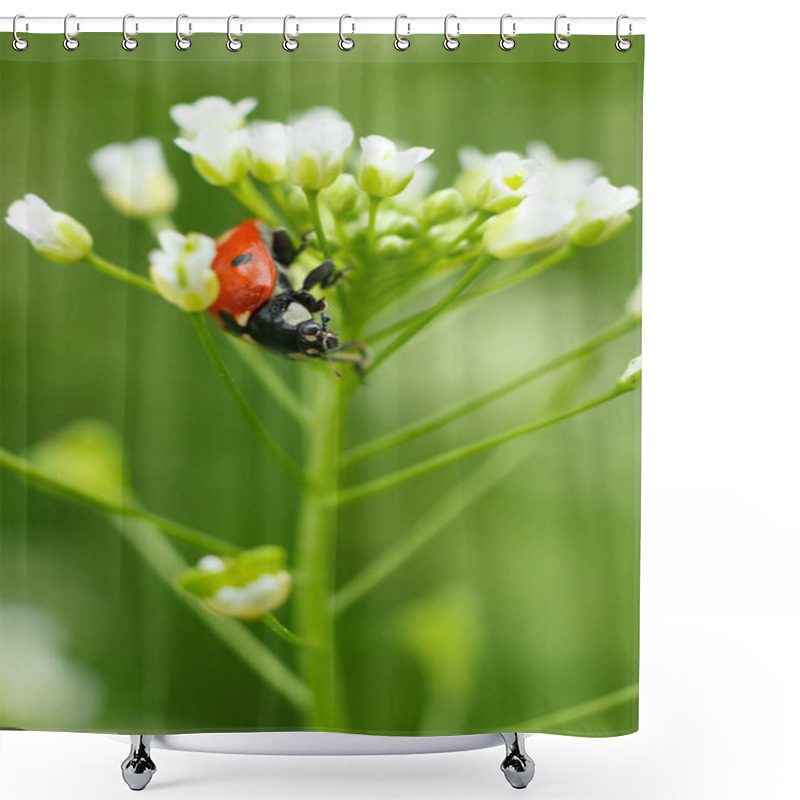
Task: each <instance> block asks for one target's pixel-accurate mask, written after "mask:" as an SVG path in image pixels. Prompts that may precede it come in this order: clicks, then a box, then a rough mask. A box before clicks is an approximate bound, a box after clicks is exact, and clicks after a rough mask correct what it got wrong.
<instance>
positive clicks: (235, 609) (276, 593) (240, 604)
mask: <svg viewBox="0 0 800 800" xmlns="http://www.w3.org/2000/svg"><path fill="white" fill-rule="evenodd" d="M291 590H292V577H291V575H289V573H288V572H286V571H283V572H278V573H277V574H275V575H262V576H261V577H259V578H256V579H255V580H254V581H251V582H250V583H247V584H245V585H244V586H223V587H221V588H220V589H217V591H216V592H215V593H214V594H213V595H212V596H211V597H209V598H207V599H206V603H208V605H209V607H210V608H213V609H214V610H215V611H218V612H219V613H221V614H227V615H229V616H233V617H240V618H242V619H256V618H258V617H261V616H263V615H264V614H267V613H268V612H270V611H272V610H273V609H275V608H277V607H278V606H281V605H283V604H284V603H285V602H286V599H287V598H288V597H289V593H290V592H291Z"/></svg>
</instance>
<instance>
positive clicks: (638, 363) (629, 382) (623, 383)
mask: <svg viewBox="0 0 800 800" xmlns="http://www.w3.org/2000/svg"><path fill="white" fill-rule="evenodd" d="M641 382H642V357H641V356H640V355H639V356H636V358H634V359H633V360H632V361H631V362H630V364H628V366H627V367H625V372H623V373H622V375H620V377H619V380H618V381H617V386H619V387H620V388H623V389H637V388H638V387H639V385H640V384H641Z"/></svg>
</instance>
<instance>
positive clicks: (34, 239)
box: [6, 194, 94, 264]
mask: <svg viewBox="0 0 800 800" xmlns="http://www.w3.org/2000/svg"><path fill="white" fill-rule="evenodd" d="M6 222H7V223H8V224H9V225H10V226H11V227H12V228H13V229H14V230H15V231H17V233H21V234H22V235H23V236H24V237H25V238H26V239H27V240H28V241H29V242H30V243H31V244H32V245H33V247H34V249H35V250H36V251H37V252H38V253H40V254H41V255H43V256H44V257H45V258H49V259H50V260H51V261H57V262H59V263H60V264H71V263H73V262H75V261H80V260H81V259H83V258H85V257H86V256H87V255H88V254H89V253H90V252H91V250H92V245H93V244H94V243H93V242H92V236H91V234H90V233H89V231H87V230H86V228H84V227H83V225H81V223H80V222H78V221H77V220H76V219H73V218H72V217H70V216H69V215H68V214H63V213H62V212H60V211H53V209H52V208H50V206H49V205H47V203H45V201H44V200H42V198H41V197H38V196H37V195H35V194H26V195H25V197H24V198H23V199H22V200H15V201H14V202H13V203H12V204H11V205H10V206H9V207H8V211H7V212H6Z"/></svg>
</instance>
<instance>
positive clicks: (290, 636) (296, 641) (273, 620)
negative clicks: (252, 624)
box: [264, 613, 308, 647]
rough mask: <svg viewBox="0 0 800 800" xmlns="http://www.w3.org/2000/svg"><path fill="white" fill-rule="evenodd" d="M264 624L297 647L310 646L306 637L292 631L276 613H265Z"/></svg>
mask: <svg viewBox="0 0 800 800" xmlns="http://www.w3.org/2000/svg"><path fill="white" fill-rule="evenodd" d="M264 624H265V625H266V626H267V627H268V628H269V629H270V630H271V631H272V632H273V633H275V634H277V635H278V636H280V638H281V639H283V640H284V641H285V642H289V644H293V645H295V646H297V647H308V642H307V641H306V640H305V639H303V638H301V637H300V636H298V635H297V634H296V633H292V632H291V631H290V630H289V629H288V628H287V627H286V626H285V625H284V624H283V623H282V622H281V621H280V620H279V619H278V618H277V617H276V616H275V615H274V614H272V613H270V614H265V615H264Z"/></svg>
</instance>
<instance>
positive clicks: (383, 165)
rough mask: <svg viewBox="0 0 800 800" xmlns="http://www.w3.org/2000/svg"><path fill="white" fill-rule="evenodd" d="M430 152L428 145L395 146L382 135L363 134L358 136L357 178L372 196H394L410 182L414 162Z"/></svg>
mask: <svg viewBox="0 0 800 800" xmlns="http://www.w3.org/2000/svg"><path fill="white" fill-rule="evenodd" d="M432 154H433V150H431V149H429V148H427V147H411V148H409V149H408V150H398V149H397V145H396V144H395V143H394V142H393V141H392V140H391V139H387V138H386V137H385V136H365V137H363V138H362V139H361V162H360V165H359V169H358V182H359V183H360V184H361V188H362V189H363V190H364V191H365V192H366V193H367V194H369V195H372V196H373V197H393V196H394V195H396V194H400V192H402V191H403V189H405V188H406V186H408V184H409V183H410V182H411V179H412V178H413V177H414V170H415V167H416V166H417V164H419V163H420V162H422V161H424V160H425V159H426V158H430V156H431V155H432Z"/></svg>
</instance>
